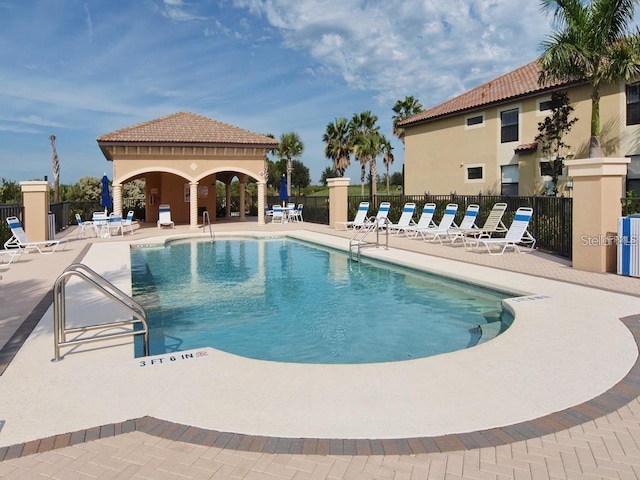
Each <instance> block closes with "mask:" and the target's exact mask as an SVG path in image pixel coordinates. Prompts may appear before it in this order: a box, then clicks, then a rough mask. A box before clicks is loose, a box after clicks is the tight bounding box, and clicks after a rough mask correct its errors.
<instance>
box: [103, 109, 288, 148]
mask: <svg viewBox="0 0 640 480" xmlns="http://www.w3.org/2000/svg"><path fill="white" fill-rule="evenodd" d="M97 140H98V143H121V142H122V143H160V144H163V143H175V144H198V143H203V144H215V145H234V144H241V145H247V144H249V145H263V146H267V147H273V148H275V147H277V145H278V141H277V140H276V139H274V138H270V137H267V136H266V135H259V134H257V133H252V132H249V131H247V130H243V129H241V128H238V127H234V126H233V125H228V124H226V123H222V122H218V121H216V120H211V119H210V118H206V117H202V116H200V115H195V114H193V113H190V112H178V113H174V114H171V115H167V116H165V117H161V118H157V119H155V120H150V121H148V122H143V123H138V124H137V125H132V126H130V127H127V128H122V129H120V130H116V131H115V132H111V133H106V134H104V135H101V136H99V137H98V139H97Z"/></svg>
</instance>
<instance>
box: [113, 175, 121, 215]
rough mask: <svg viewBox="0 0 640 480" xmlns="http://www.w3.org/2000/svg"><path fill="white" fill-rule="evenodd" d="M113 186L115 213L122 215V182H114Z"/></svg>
mask: <svg viewBox="0 0 640 480" xmlns="http://www.w3.org/2000/svg"><path fill="white" fill-rule="evenodd" d="M111 187H112V188H113V213H115V214H116V215H120V216H122V184H120V183H114V184H112V185H111Z"/></svg>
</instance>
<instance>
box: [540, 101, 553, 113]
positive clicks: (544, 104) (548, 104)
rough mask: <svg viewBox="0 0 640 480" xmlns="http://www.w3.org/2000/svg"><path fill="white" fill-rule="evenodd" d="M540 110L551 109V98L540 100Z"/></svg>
mask: <svg viewBox="0 0 640 480" xmlns="http://www.w3.org/2000/svg"><path fill="white" fill-rule="evenodd" d="M538 110H540V111H541V112H545V111H547V110H551V100H545V101H542V102H540V104H539V105H538Z"/></svg>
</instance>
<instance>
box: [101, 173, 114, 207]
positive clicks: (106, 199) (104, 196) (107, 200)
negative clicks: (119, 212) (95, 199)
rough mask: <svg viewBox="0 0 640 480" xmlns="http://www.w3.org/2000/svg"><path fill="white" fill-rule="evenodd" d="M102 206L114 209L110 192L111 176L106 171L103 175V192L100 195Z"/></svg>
mask: <svg viewBox="0 0 640 480" xmlns="http://www.w3.org/2000/svg"><path fill="white" fill-rule="evenodd" d="M100 206H101V207H102V208H104V209H105V211H106V210H108V209H109V208H111V209H113V200H111V194H110V193H109V178H108V177H107V174H106V173H105V174H104V175H103V177H102V193H101V195H100Z"/></svg>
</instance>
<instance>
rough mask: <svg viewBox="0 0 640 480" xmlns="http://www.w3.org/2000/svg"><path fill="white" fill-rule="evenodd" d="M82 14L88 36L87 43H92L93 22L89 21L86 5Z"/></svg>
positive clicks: (89, 16)
mask: <svg viewBox="0 0 640 480" xmlns="http://www.w3.org/2000/svg"><path fill="white" fill-rule="evenodd" d="M84 12H85V14H86V25H87V32H88V35H89V41H90V42H92V41H93V22H92V21H91V12H89V7H88V6H87V4H86V3H85V4H84Z"/></svg>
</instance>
